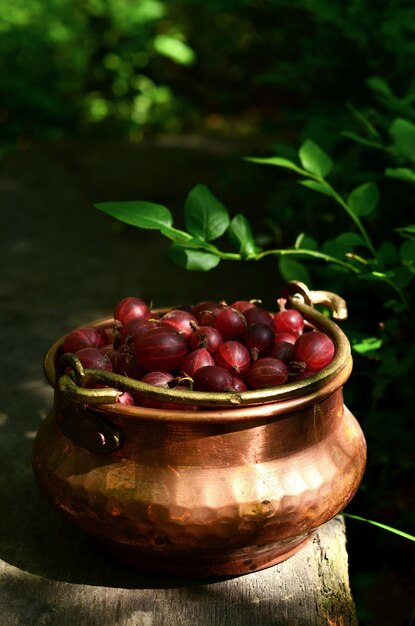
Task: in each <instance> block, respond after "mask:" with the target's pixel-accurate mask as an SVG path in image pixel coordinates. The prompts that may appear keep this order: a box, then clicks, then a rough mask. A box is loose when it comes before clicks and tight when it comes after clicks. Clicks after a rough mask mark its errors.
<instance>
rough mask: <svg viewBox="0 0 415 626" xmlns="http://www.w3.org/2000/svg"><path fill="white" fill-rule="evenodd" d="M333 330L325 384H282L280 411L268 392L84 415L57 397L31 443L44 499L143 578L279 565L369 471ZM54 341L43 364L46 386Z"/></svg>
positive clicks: (345, 361) (96, 409) (108, 408)
mask: <svg viewBox="0 0 415 626" xmlns="http://www.w3.org/2000/svg"><path fill="white" fill-rule="evenodd" d="M294 306H297V308H300V309H301V307H303V308H302V312H303V314H307V313H309V312H308V307H304V306H303V305H301V304H298V305H297V304H296V303H294ZM316 315H317V317H316ZM312 316H313V323H316V319H317V321H322V320H319V317H318V314H315V313H314V312H313V314H312ZM320 317H322V316H320ZM328 323H329V324H332V326H333V327H335V326H336V325H335V324H334V323H333V322H328ZM109 324H110V320H108V321H107V322H101V323H100V326H101V327H102V326H104V327H105V326H107V325H109ZM322 324H323V325H324V324H326V322H324V321H322ZM325 331H327V326H326V327H325ZM331 332H332V336H333V338H334V340H335V343H336V348H337V352H336V357H335V359H336V358H338V357H339V356H340V357H341V358H340V362H339V363H337V364H336V363H335V364H334V366H333V367H332V368H331V370H329V371H330V372H331V374H327V375H321V376H318V375H316V376H314V377H312V379H308V380H309V381H310V382H309V383H307V379H306V380H305V381H301V385H300V386H299V387H298V388H297V389H296V388H295V385H294V386H293V384H291V388H290V385H284V386H282V387H280V388H278V389H277V390H276V396H275V397H276V398H278V394H279V396H280V398H279V399H277V401H273V400H272V394H271V396H270V394H269V393H268V391H267V393H266V394H265V396H266V400H265V401H262V402H259V401H258V402H257V403H256V404H253V402H254V401H255V400H254V401H253V400H252V397H250V400H249V402H248V405H247V406H244V402H245V400H244V398H243V399H242V401H241V405H242V406H240V407H239V408H232V407H231V408H229V406H226V407H219V408H214V409H210V410H209V409H206V408H204V407H202V410H199V411H192V410H186V407H181V406H180V405H178V409H177V410H162V409H146V408H140V407H137V406H135V407H122V406H120V405H116V404H97V405H94V406H93V405H92V404H91V405H89V406H88V407H87V406H85V405H83V404H82V403H80V402H79V398H78V397H76V399H73V397H71V393H72V392H71V391H69V392H68V390H67V389H66V388H65V387H61V388H59V389H57V392H56V406H55V409H54V410H53V411H52V412H51V413H50V415H49V416H48V418H47V419H46V420H45V422H44V423H43V424H42V426H41V428H40V430H39V432H38V435H37V437H36V441H35V446H34V470H35V474H36V477H37V479H38V482H39V485H40V487H41V489H42V491H43V493H44V494H45V495H46V496H47V498H48V499H49V500H50V501H51V502H52V503H53V504H54V506H55V507H57V508H58V510H60V511H61V512H62V513H63V514H64V515H66V516H67V517H68V518H69V519H71V520H72V521H73V522H75V523H76V524H77V525H78V526H79V527H81V528H82V529H83V530H84V531H85V532H86V533H87V534H88V535H89V536H90V538H91V539H92V540H93V541H94V542H95V543H97V544H99V545H100V547H101V548H102V550H103V551H104V552H105V553H107V554H109V555H111V556H113V557H114V558H116V559H118V560H119V561H121V562H124V563H127V564H129V565H133V566H134V567H137V568H140V569H144V570H148V571H155V572H161V573H168V574H179V575H190V576H209V575H233V574H242V573H246V572H250V571H255V570H258V569H262V568H264V567H268V566H270V565H273V564H275V563H278V562H280V561H282V560H284V559H286V558H288V557H289V556H291V555H292V554H294V553H295V552H296V551H297V550H299V549H300V548H301V546H302V545H303V544H304V543H305V542H306V541H307V539H308V538H309V537H310V536H311V534H312V533H313V531H314V530H315V529H316V528H318V526H320V525H321V524H323V523H324V522H326V521H328V520H329V519H331V518H332V517H333V516H334V515H336V514H337V513H338V512H339V511H341V510H342V509H343V507H344V506H345V505H346V504H347V503H348V502H349V500H350V499H351V498H352V497H353V495H354V493H355V492H356V490H357V487H358V485H359V483H360V481H361V478H362V475H363V472H364V467H365V460H366V444H365V440H364V437H363V434H362V431H361V429H360V427H359V425H358V423H357V421H356V420H355V418H354V417H353V415H352V414H351V413H350V411H349V410H348V409H347V408H346V407H345V406H344V404H343V393H342V386H343V384H344V383H345V381H346V380H347V378H348V377H349V375H350V372H351V367H352V364H351V357H350V352H349V351H348V349H347V346H348V343H347V341H346V343H345V342H344V341H343V339H342V338H341V334H340V335H339V333H341V331H339V330H338V329H337V327H336V328H335V329H334V331H333V328H331ZM333 332H334V335H333ZM336 337H337V339H336ZM339 337H340V339H339ZM62 342H63V339H62V340H60V341H59V342H57V343H56V344H55V345H54V346H53V348H52V349H51V351H50V352H49V353H48V355H47V357H46V364H45V367H46V372H47V375H48V377H49V378H50V379H53V376H54V364H55V362H56V358H57V355H58V354H59V351H60V350H61V344H62ZM340 344H341V345H340ZM104 376H105V375H104ZM120 386H122V384H120ZM62 389H63V391H62ZM65 389H66V390H65ZM89 391H91V392H92V391H93V390H89ZM100 391H102V392H103V393H105V392H104V390H100ZM86 393H88V391H87V392H86ZM189 393H191V392H189ZM253 393H254V392H251V396H252V394H253ZM201 395H203V394H199V396H201ZM62 396H65V397H62ZM75 396H76V393H75ZM241 396H244V394H241ZM254 396H255V393H254ZM257 396H258V394H257ZM200 402H204V400H203V398H202V400H201V401H200ZM196 403H197V402H196ZM205 404H206V403H205ZM228 404H229V403H228ZM64 433H66V434H64Z"/></svg>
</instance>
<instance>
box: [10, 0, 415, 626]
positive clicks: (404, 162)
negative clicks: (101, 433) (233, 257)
mask: <svg viewBox="0 0 415 626" xmlns="http://www.w3.org/2000/svg"><path fill="white" fill-rule="evenodd" d="M0 14H1V15H2V23H1V25H0V133H1V135H0V153H1V157H2V160H1V161H0V192H1V199H0V202H1V216H2V229H1V237H2V245H1V249H0V254H1V257H2V264H1V268H2V281H1V288H0V289H1V294H2V300H3V301H4V305H5V306H4V307H3V306H2V320H1V324H2V330H3V333H2V336H3V340H4V343H3V345H4V348H3V349H4V355H5V357H6V358H4V359H3V360H2V361H3V365H2V367H3V368H4V372H3V376H2V384H3V387H4V394H3V397H4V398H5V400H6V404H5V406H8V405H7V402H10V406H11V407H13V409H11V411H10V412H9V411H8V410H7V409H6V411H5V413H2V416H3V417H2V418H1V419H2V431H1V432H2V433H3V436H4V437H5V438H6V441H7V442H8V443H7V445H8V447H7V449H8V450H9V452H8V455H7V459H6V462H7V463H9V464H10V465H11V466H12V467H13V468H14V469H13V472H14V473H13V472H12V473H11V474H10V475H8V474H6V473H4V474H3V475H2V476H1V478H0V480H1V481H2V484H3V487H4V493H5V494H6V500H7V503H8V505H9V506H10V507H11V509H10V510H13V506H15V505H13V497H12V494H13V490H14V489H22V488H27V489H28V490H29V491H30V490H32V489H33V485H32V482H31V478H29V474H27V471H29V470H27V467H26V469H25V470H24V471H23V470H20V469H19V467H18V465H17V463H18V461H17V458H16V457H15V450H16V449H17V448H19V449H20V450H22V451H23V453H24V454H25V455H29V454H30V447H31V437H32V436H33V433H34V432H35V431H36V429H37V426H38V423H39V419H40V418H41V417H42V415H43V412H44V411H46V410H47V408H48V406H49V405H50V402H51V399H50V396H49V395H48V394H47V393H46V392H45V391H44V387H43V386H42V385H43V383H42V382H41V379H42V372H41V361H42V356H43V354H44V352H45V351H46V349H47V348H48V347H49V345H50V344H51V343H52V342H53V341H54V340H55V339H56V338H57V337H59V336H61V335H62V334H63V333H65V332H67V331H68V330H70V329H71V328H73V327H74V326H76V325H79V324H82V323H87V322H88V321H90V320H92V319H95V318H97V317H100V316H103V315H107V314H109V313H110V312H111V311H112V309H113V306H114V304H115V302H116V301H117V300H119V299H121V298H122V297H124V296H126V295H137V296H141V297H143V298H145V299H146V300H148V301H152V302H153V303H154V305H156V306H164V305H170V304H172V305H173V304H179V303H185V302H190V301H193V302H195V301H198V300H203V299H210V298H213V299H215V298H226V299H227V300H229V301H232V300H234V299H237V298H261V299H263V300H264V302H265V303H267V304H269V305H270V306H271V305H272V303H273V302H274V300H275V298H276V297H277V296H278V292H279V288H280V286H281V285H282V284H283V282H284V280H285V278H286V276H285V275H284V272H281V268H280V267H279V264H278V261H277V260H276V259H273V258H269V259H267V260H263V261H260V262H258V263H255V262H251V263H231V262H226V263H225V262H224V263H221V264H220V265H219V266H218V267H217V268H216V269H214V270H212V271H211V272H208V273H189V272H186V271H185V270H184V269H181V268H178V267H177V266H174V265H172V264H171V263H170V261H168V260H167V252H168V243H167V242H166V241H164V240H163V239H162V238H161V237H160V236H159V235H158V234H157V233H156V232H149V231H139V230H136V229H134V228H130V227H127V226H125V225H122V224H120V223H118V222H115V221H114V220H112V219H110V218H109V217H107V216H105V215H103V214H101V213H99V212H98V211H96V210H95V209H94V208H93V204H94V203H95V202H99V201H105V200H132V199H145V200H151V201H155V202H159V203H162V204H165V205H166V206H168V207H169V208H170V209H171V210H172V211H173V213H174V216H175V223H177V224H178V225H181V226H182V225H183V224H182V206H183V203H184V200H185V198H186V195H187V193H188V192H189V190H190V189H191V188H192V187H193V186H194V185H195V184H197V183H204V184H206V185H208V186H209V188H210V189H211V190H212V191H213V192H214V193H215V195H217V196H218V197H219V198H220V199H221V201H222V202H223V203H224V204H225V205H226V206H227V208H228V209H229V212H230V213H231V214H232V215H234V214H236V213H238V212H242V213H244V214H245V215H247V216H248V217H249V218H250V220H251V221H252V224H253V227H254V231H255V234H256V236H257V237H258V241H260V242H261V243H263V244H264V245H268V244H269V245H273V247H280V248H283V247H287V246H292V245H293V242H294V240H295V238H296V236H297V235H298V234H299V233H300V232H306V233H307V234H308V235H310V236H311V237H313V238H315V239H316V240H318V242H319V244H322V243H323V242H327V241H333V240H334V239H335V238H336V237H337V236H338V235H339V234H341V233H343V232H350V231H351V232H353V225H350V223H349V219H348V217H347V215H345V214H344V213H340V212H339V210H338V208H337V207H336V206H335V205H334V204H333V202H332V201H331V200H330V199H327V198H325V197H323V196H319V195H317V194H313V193H312V192H311V191H309V190H306V189H303V188H301V187H300V186H298V185H296V183H295V177H294V176H293V174H291V173H289V172H284V171H281V170H277V169H272V168H267V167H260V166H257V165H253V164H250V163H247V162H246V161H244V160H243V157H245V156H248V155H253V154H255V155H258V154H261V155H270V154H279V155H285V156H287V157H290V158H294V156H293V155H295V154H296V151H297V150H298V147H299V145H300V144H301V143H302V142H303V141H304V140H305V139H307V138H310V139H313V140H314V141H315V142H317V143H318V144H319V145H321V147H322V148H324V149H325V150H326V151H327V152H329V153H330V155H331V156H332V158H333V161H334V170H333V174H332V177H331V180H332V182H333V185H334V186H335V187H336V189H338V191H339V192H340V193H342V194H344V195H345V196H347V194H348V193H349V192H350V190H351V189H353V188H354V187H356V186H357V185H359V184H361V183H362V182H366V181H372V182H375V183H376V184H377V185H378V187H379V189H380V194H381V201H380V203H379V207H378V209H377V211H376V212H375V213H374V214H373V215H371V216H370V218H368V220H367V228H368V230H370V233H371V236H372V238H373V240H374V241H375V243H376V246H377V247H379V249H381V246H382V245H383V250H384V251H385V249H387V250H388V254H389V256H390V257H391V255H392V257H393V255H394V254H395V256H396V254H398V251H399V250H400V247H399V246H400V245H401V242H402V240H401V239H400V237H399V234H398V233H397V232H396V231H395V229H396V228H399V227H402V226H406V225H407V224H410V223H412V222H413V221H414V220H413V181H411V178H410V176H409V174H407V175H406V177H407V178H406V179H405V177H403V178H401V179H396V178H392V177H390V176H387V175H386V174H385V171H386V170H387V168H390V167H394V168H397V167H400V168H405V169H406V170H408V171H409V172H411V171H413V167H414V162H415V147H414V148H411V146H415V143H414V142H415V139H414V136H415V135H414V134H413V132H412V127H413V123H414V122H415V109H414V106H413V103H414V102H415V96H414V94H415V89H414V76H413V73H412V68H413V67H414V47H413V36H414V30H415V9H414V8H412V7H411V6H410V3H406V2H399V1H397V2H380V3H375V4H370V3H367V2H363V1H355V2H352V3H347V6H341V3H337V6H336V3H334V5H333V3H332V2H329V1H315V2H312V3H310V2H305V1H304V2H282V1H276V0H272V1H267V2H265V1H261V0H257V1H255V0H246V1H242V2H241V1H240V2H236V1H233V0H228V1H226V0H215V1H214V2H209V3H206V4H203V5H202V4H201V3H199V2H192V1H188V2H180V1H178V0H173V1H170V2H167V1H157V0H142V1H141V2H140V3H136V2H131V1H129V0H106V1H104V0H88V1H86V2H84V1H83V2H73V1H69V0H63V1H61V2H55V1H53V0H37V1H35V0H33V1H31V2H30V3H28V2H25V3H23V2H22V3H13V5H11V4H10V3H9V2H7V1H6V0H0ZM397 119H400V120H405V121H406V122H407V123H408V126H407V129H408V134H407V136H405V137H404V138H403V139H402V141H403V142H405V141H407V143H408V146H409V147H407V148H404V149H403V151H402V150H401V151H399V150H398V149H397V148H399V146H398V145H397V143H396V141H395V144H394V143H393V141H394V136H393V133H391V127H392V125H393V123H394V122H395V121H396V120H397ZM373 129H374V130H373ZM345 133H348V136H347V135H346V134H345ZM350 133H355V134H356V135H358V136H359V137H361V138H362V137H363V138H366V140H367V144H364V143H362V142H361V141H354V140H353V139H352V138H351V136H350ZM414 133H415V130H414ZM376 144H377V145H376ZM414 181H415V174H414ZM385 242H386V243H387V244H388V246H389V244H390V246H392V247H390V246H389V247H388V246H386V248H385V246H384V244H385ZM331 245H332V247H331V249H332V250H333V245H334V247H335V244H331ZM335 253H336V251H335ZM338 253H339V254H340V253H341V250H339V251H338ZM385 254H386V253H385ZM386 256H387V255H386ZM398 256H399V254H398ZM387 261H388V262H389V259H388V260H387ZM390 262H391V264H395V265H396V263H397V262H398V261H397V260H396V259H392V260H391V261H390ZM303 265H306V270H305V271H306V272H307V276H308V280H309V283H310V286H311V287H313V288H318V289H332V290H334V291H337V292H339V293H341V295H342V296H343V297H345V298H346V299H347V301H348V305H349V321H348V322H347V323H346V325H345V329H346V332H350V333H356V332H358V333H362V334H365V335H368V336H375V337H379V338H381V339H382V341H383V345H382V347H381V349H380V350H378V351H377V352H376V353H369V354H368V355H366V357H364V356H362V355H361V354H358V353H355V367H354V374H353V376H352V378H351V380H350V381H349V383H348V385H347V389H346V401H347V404H348V406H349V407H350V408H351V410H352V411H353V412H354V414H355V415H356V416H357V418H358V419H359V421H360V423H361V424H362V427H363V430H364V432H365V435H366V438H367V441H368V449H369V457H368V469H367V472H366V475H365V478H364V480H363V483H362V485H361V488H360V490H359V492H358V494H357V496H356V497H355V499H354V500H353V502H352V503H351V504H350V505H349V507H348V508H347V510H348V511H349V512H350V513H355V514H357V515H360V516H362V517H365V518H368V519H372V520H377V521H379V522H383V523H385V524H388V525H390V526H394V527H397V528H400V529H401V530H404V531H406V532H409V533H412V534H413V533H414V501H415V497H414V496H415V489H414V468H415V457H414V438H413V399H412V393H411V379H412V380H413V366H414V365H415V355H414V353H413V322H412V321H411V313H412V311H413V308H412V307H413V301H414V300H413V281H412V282H411V281H410V280H409V279H407V280H402V282H403V283H405V282H406V283H407V284H405V285H403V286H402V288H403V289H404V290H405V293H406V297H407V299H408V301H409V304H410V308H409V311H402V310H399V306H397V305H396V302H395V304H394V301H393V297H394V294H393V293H389V292H388V289H387V287H385V284H384V283H365V282H360V283H359V281H355V280H351V279H350V277H349V276H347V275H344V274H339V273H336V271H335V270H333V268H330V267H327V266H324V265H320V264H315V263H309V264H308V263H307V264H304V263H303ZM391 300H392V303H391V304H389V305H387V308H385V306H384V305H385V303H386V304H387V303H388V302H390V301H391ZM63 304H64V306H62V305H63ZM367 357H369V358H367ZM379 381H380V382H379ZM412 384H413V383H412ZM42 390H43V391H42ZM16 396H17V397H20V396H21V398H22V399H21V404H19V401H17V402H16ZM24 398H26V404H24V402H25V400H24ZM28 398H30V401H31V402H32V403H33V413H32V414H28V413H27V408H26V407H27V399H28ZM16 424H19V427H18V431H17V433H16ZM30 433H32V434H30ZM21 472H23V474H22V473H21ZM25 472H26V473H25ZM32 505H33V507H34V509H33V510H31V511H28V514H29V513H30V514H33V513H34V511H35V504H33V501H32ZM14 532H15V536H16V537H17V536H19V532H21V536H22V540H24V537H25V533H24V525H23V526H21V527H20V526H18V525H17V526H16V527H15V528H14ZM348 537H349V544H348V550H349V555H350V573H351V584H352V591H353V594H354V598H355V601H356V603H357V606H358V611H359V617H360V621H361V623H362V624H364V625H368V626H372V625H375V624H376V625H381V624H385V625H388V626H390V625H396V626H401V625H402V626H403V625H404V624H405V625H407V624H410V623H412V621H413V619H414V614H413V604H414V602H413V600H414V591H415V588H414V584H413V580H414V569H413V567H414V566H413V563H414V562H415V559H414V551H413V543H411V542H410V541H408V540H407V539H404V538H401V537H397V536H396V535H393V534H391V533H389V532H386V531H384V530H381V529H378V528H376V527H374V526H370V525H368V524H365V523H363V522H358V521H353V520H349V521H348ZM8 540H10V541H9V543H8ZM11 543H12V542H11V538H10V537H7V534H6V535H4V533H3V539H2V546H3V554H2V555H1V556H2V557H3V558H5V560H8V558H10V559H11V555H10V554H9V553H8V551H7V550H8V548H7V546H8V545H11ZM15 564H16V563H15ZM411 616H412V617H411ZM411 619H412V621H411Z"/></svg>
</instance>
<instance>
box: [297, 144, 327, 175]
mask: <svg viewBox="0 0 415 626" xmlns="http://www.w3.org/2000/svg"><path fill="white" fill-rule="evenodd" d="M298 154H299V157H300V161H301V165H302V166H303V167H304V169H305V170H307V172H311V173H312V174H315V175H316V176H320V177H321V178H324V177H325V176H327V174H329V172H330V171H331V168H332V166H333V164H332V161H331V159H330V157H329V156H328V154H326V153H325V152H324V150H322V149H321V148H320V146H318V145H317V144H316V143H314V141H311V139H307V141H306V142H304V143H303V145H302V146H301V148H300V150H299V153H298Z"/></svg>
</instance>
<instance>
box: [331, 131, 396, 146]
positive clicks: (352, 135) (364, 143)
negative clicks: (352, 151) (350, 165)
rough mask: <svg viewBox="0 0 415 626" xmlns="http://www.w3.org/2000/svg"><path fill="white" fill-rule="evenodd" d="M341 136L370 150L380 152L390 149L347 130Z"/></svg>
mask: <svg viewBox="0 0 415 626" xmlns="http://www.w3.org/2000/svg"><path fill="white" fill-rule="evenodd" d="M341 134H342V135H343V137H347V138H348V139H351V140H352V141H356V143H360V144H362V146H369V148H377V149H378V150H388V148H386V147H385V146H383V145H382V144H381V143H379V142H376V141H372V140H371V139H365V137H361V136H360V135H358V134H357V133H352V132H350V131H346V130H345V131H343V132H342V133H341Z"/></svg>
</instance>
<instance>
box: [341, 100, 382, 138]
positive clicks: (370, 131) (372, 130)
mask: <svg viewBox="0 0 415 626" xmlns="http://www.w3.org/2000/svg"><path fill="white" fill-rule="evenodd" d="M347 108H348V109H349V111H351V112H352V114H353V115H354V116H355V118H356V119H357V121H358V122H360V124H362V126H363V127H364V129H365V130H366V131H367V133H368V134H369V135H371V136H372V137H376V138H379V137H380V135H379V133H378V131H377V130H376V128H375V127H374V126H373V124H372V123H371V122H370V120H369V119H368V118H367V117H366V116H365V115H364V114H363V113H362V112H361V111H358V110H357V109H355V107H354V106H353V105H352V104H351V103H350V102H348V103H347Z"/></svg>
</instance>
